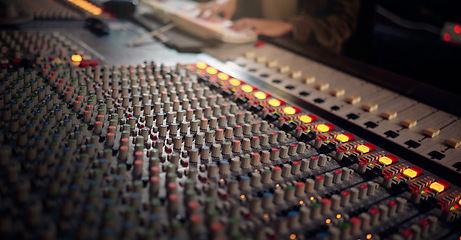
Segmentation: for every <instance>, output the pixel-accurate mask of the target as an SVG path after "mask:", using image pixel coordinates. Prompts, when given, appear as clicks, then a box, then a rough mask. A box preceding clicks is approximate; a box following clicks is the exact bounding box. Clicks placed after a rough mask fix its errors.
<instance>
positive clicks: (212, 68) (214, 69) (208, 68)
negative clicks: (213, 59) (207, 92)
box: [206, 67, 218, 74]
mask: <svg viewBox="0 0 461 240" xmlns="http://www.w3.org/2000/svg"><path fill="white" fill-rule="evenodd" d="M206 72H207V73H209V74H216V73H218V69H216V68H214V67H207V68H206Z"/></svg>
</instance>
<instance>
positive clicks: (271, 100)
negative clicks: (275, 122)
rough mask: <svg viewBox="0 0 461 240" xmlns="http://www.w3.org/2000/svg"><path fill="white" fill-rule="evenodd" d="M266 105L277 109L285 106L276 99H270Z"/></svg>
mask: <svg viewBox="0 0 461 240" xmlns="http://www.w3.org/2000/svg"><path fill="white" fill-rule="evenodd" d="M267 103H269V104H270V105H271V106H273V107H278V106H281V105H283V104H285V102H284V101H282V100H278V99H275V98H272V99H270V100H269V101H268V102H267Z"/></svg>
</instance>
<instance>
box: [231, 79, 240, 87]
mask: <svg viewBox="0 0 461 240" xmlns="http://www.w3.org/2000/svg"><path fill="white" fill-rule="evenodd" d="M229 83H230V84H232V86H240V84H242V81H240V80H238V79H235V78H232V79H231V80H229Z"/></svg>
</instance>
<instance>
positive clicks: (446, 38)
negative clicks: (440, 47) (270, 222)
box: [443, 33, 451, 42]
mask: <svg viewBox="0 0 461 240" xmlns="http://www.w3.org/2000/svg"><path fill="white" fill-rule="evenodd" d="M450 39H451V36H450V34H449V33H445V34H444V35H443V40H445V41H446V42H449V41H450Z"/></svg>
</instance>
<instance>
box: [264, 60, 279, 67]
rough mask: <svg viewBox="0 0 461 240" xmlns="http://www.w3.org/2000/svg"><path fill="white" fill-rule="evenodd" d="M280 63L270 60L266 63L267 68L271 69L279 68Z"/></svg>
mask: <svg viewBox="0 0 461 240" xmlns="http://www.w3.org/2000/svg"><path fill="white" fill-rule="evenodd" d="M278 64H279V63H278V62H277V60H275V59H274V60H270V61H268V62H267V63H266V66H267V67H270V68H273V67H277V65H278Z"/></svg>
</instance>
